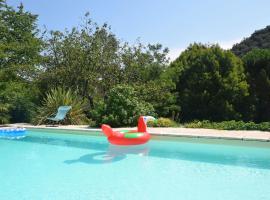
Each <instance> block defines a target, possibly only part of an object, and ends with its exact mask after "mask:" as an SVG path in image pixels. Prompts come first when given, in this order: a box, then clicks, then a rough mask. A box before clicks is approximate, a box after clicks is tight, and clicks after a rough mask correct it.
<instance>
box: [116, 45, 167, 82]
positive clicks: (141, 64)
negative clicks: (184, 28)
mask: <svg viewBox="0 0 270 200" xmlns="http://www.w3.org/2000/svg"><path fill="white" fill-rule="evenodd" d="M167 54H168V48H163V47H162V45H161V44H156V45H150V44H149V45H148V46H144V45H142V44H141V43H138V44H137V45H133V46H130V45H129V44H128V43H126V44H125V45H124V46H123V47H122V51H121V55H120V56H121V65H122V66H123V77H122V79H121V81H122V83H125V84H134V83H135V84H136V83H137V84H144V83H147V82H148V81H154V80H158V79H159V78H160V76H161V74H162V73H163V72H164V71H165V70H166V67H167V64H168V59H167V57H166V56H167Z"/></svg>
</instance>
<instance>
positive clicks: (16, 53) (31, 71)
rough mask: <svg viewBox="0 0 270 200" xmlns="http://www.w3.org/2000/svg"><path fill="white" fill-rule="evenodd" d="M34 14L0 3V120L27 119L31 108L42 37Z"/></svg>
mask: <svg viewBox="0 0 270 200" xmlns="http://www.w3.org/2000/svg"><path fill="white" fill-rule="evenodd" d="M36 20H37V16H36V15H33V14H31V13H29V12H26V11H24V9H23V6H22V5H20V6H19V7H18V10H15V9H13V8H12V7H10V6H8V5H7V4H6V3H5V1H2V3H1V4H0V22H1V23H0V105H1V107H2V111H3V113H1V123H8V122H22V121H24V122H28V121H30V118H31V116H32V113H33V111H34V107H35V106H34V104H35V102H36V94H37V90H36V87H35V86H34V85H33V79H34V78H35V77H36V76H37V75H38V68H37V65H38V64H39V63H40V61H41V56H40V52H41V49H42V40H41V39H40V38H38V36H37V35H38V30H37V28H36Z"/></svg>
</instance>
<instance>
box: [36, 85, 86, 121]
mask: <svg viewBox="0 0 270 200" xmlns="http://www.w3.org/2000/svg"><path fill="white" fill-rule="evenodd" d="M59 106H72V109H71V110H70V111H69V112H68V114H67V117H66V118H65V120H63V121H61V123H62V124H85V123H88V119H87V117H86V115H85V113H84V111H85V110H86V109H87V107H86V103H85V100H84V99H82V98H81V97H80V96H78V95H77V94H76V93H74V92H72V91H71V90H70V89H68V90H64V89H62V88H56V89H51V91H50V92H48V93H47V94H46V97H45V99H44V101H43V105H42V106H41V107H40V108H39V109H38V114H37V116H36V118H35V122H36V123H37V124H41V123H48V120H47V118H48V117H51V116H52V115H54V114H56V112H57V109H58V107H59Z"/></svg>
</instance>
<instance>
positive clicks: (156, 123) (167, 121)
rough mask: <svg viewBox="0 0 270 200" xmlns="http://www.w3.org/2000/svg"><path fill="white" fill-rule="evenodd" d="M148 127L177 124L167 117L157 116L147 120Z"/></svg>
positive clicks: (173, 125) (175, 125) (174, 125)
mask: <svg viewBox="0 0 270 200" xmlns="http://www.w3.org/2000/svg"><path fill="white" fill-rule="evenodd" d="M147 125H148V126H149V127H177V126H178V124H177V123H176V122H175V121H173V120H171V119H169V118H163V117H161V118H158V119H157V120H151V121H148V122H147Z"/></svg>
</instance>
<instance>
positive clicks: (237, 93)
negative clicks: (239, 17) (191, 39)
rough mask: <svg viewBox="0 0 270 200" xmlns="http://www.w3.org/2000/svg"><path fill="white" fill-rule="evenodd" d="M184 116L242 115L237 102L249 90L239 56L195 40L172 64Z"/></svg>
mask: <svg viewBox="0 0 270 200" xmlns="http://www.w3.org/2000/svg"><path fill="white" fill-rule="evenodd" d="M170 70H171V74H172V75H173V77H172V78H173V79H174V80H175V81H176V84H177V86H176V88H177V89H176V90H177V92H178V96H179V98H178V104H179V106H180V107H181V112H182V113H181V114H182V116H181V117H182V119H183V120H185V121H188V120H194V119H200V120H201V119H208V120H213V121H220V120H229V119H240V118H241V117H242V116H241V113H240V111H239V107H238V105H239V104H241V100H242V99H243V97H244V96H247V94H248V84H247V82H246V77H245V74H244V68H243V65H242V62H241V60H240V59H239V58H237V57H236V56H234V54H233V53H231V52H230V51H225V50H222V49H221V48H220V47H219V46H217V45H210V46H207V45H202V44H193V45H190V46H189V47H188V49H187V50H186V51H184V52H183V53H182V54H181V55H180V56H179V57H178V58H177V59H176V60H175V61H174V62H173V63H172V64H171V66H170Z"/></svg>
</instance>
